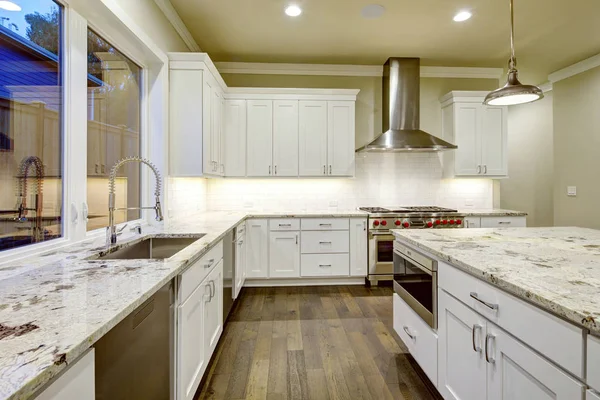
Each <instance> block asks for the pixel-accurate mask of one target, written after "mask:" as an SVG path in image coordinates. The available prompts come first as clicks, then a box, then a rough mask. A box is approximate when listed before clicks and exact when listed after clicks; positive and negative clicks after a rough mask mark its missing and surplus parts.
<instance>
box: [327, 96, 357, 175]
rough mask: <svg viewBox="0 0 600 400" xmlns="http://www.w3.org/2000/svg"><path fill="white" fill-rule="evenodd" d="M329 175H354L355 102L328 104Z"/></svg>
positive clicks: (331, 102)
mask: <svg viewBox="0 0 600 400" xmlns="http://www.w3.org/2000/svg"><path fill="white" fill-rule="evenodd" d="M327 109H328V113H327V123H328V129H327V161H328V165H329V166H328V171H327V172H328V175H331V176H353V175H354V151H355V143H354V130H355V128H354V125H355V121H354V115H355V102H354V101H328V102H327Z"/></svg>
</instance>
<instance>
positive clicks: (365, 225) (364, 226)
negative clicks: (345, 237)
mask: <svg viewBox="0 0 600 400" xmlns="http://www.w3.org/2000/svg"><path fill="white" fill-rule="evenodd" d="M366 230H367V221H363V231H366Z"/></svg>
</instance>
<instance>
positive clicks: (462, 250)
mask: <svg viewBox="0 0 600 400" xmlns="http://www.w3.org/2000/svg"><path fill="white" fill-rule="evenodd" d="M393 233H394V235H395V236H396V238H397V239H398V240H400V241H402V242H404V243H406V244H408V245H411V246H412V247H415V248H418V249H421V250H423V251H424V252H426V253H429V254H432V255H434V256H435V257H437V258H439V259H440V260H443V261H446V262H448V263H449V264H451V265H453V266H455V267H457V268H459V269H461V270H464V271H466V272H468V273H469V274H471V275H474V276H475V277H478V278H479V279H482V280H485V281H487V282H488V283H490V284H492V285H494V286H497V287H499V288H501V289H503V290H505V291H507V292H509V293H511V294H513V295H515V296H517V297H520V298H522V299H525V300H527V301H529V302H531V303H533V304H536V305H538V306H539V307H541V308H543V309H545V310H547V311H549V312H551V313H553V314H556V315H558V316H561V317H563V318H565V319H567V320H569V321H572V322H573V323H575V324H577V325H580V326H584V327H586V328H588V329H589V330H590V332H591V333H592V334H594V335H597V336H600V231H599V230H594V229H586V228H575V227H556V228H496V229H436V230H422V229H415V230H394V231H393Z"/></svg>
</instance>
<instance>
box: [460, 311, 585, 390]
mask: <svg viewBox="0 0 600 400" xmlns="http://www.w3.org/2000/svg"><path fill="white" fill-rule="evenodd" d="M540 334H543V332H540ZM485 341H487V344H486V345H484V348H487V349H488V360H489V362H488V363H487V376H488V378H487V384H488V396H487V400H530V399H540V400H541V399H548V400H550V399H556V400H581V399H583V395H584V391H585V386H584V384H583V383H581V382H578V381H576V380H575V379H573V378H571V377H570V376H569V375H568V374H567V373H566V372H563V371H562V370H561V369H560V368H558V367H557V366H555V365H554V364H552V363H550V362H549V361H547V360H546V359H544V358H543V357H542V356H540V355H539V354H538V353H536V352H535V351H533V350H532V349H530V348H529V347H527V346H526V345H524V344H523V343H521V342H520V341H518V340H517V339H516V338H514V337H513V336H511V335H510V334H508V333H507V332H505V331H503V330H502V329H500V328H498V327H497V326H495V325H494V324H492V323H491V322H488V323H487V335H486V339H485ZM484 352H485V349H484ZM465 376H467V375H465ZM469 380H471V377H470V376H469Z"/></svg>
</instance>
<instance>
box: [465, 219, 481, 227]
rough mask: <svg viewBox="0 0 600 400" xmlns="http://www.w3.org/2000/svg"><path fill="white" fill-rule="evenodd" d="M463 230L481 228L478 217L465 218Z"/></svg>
mask: <svg viewBox="0 0 600 400" xmlns="http://www.w3.org/2000/svg"><path fill="white" fill-rule="evenodd" d="M464 226H465V228H481V218H480V217H465V225H464Z"/></svg>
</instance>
